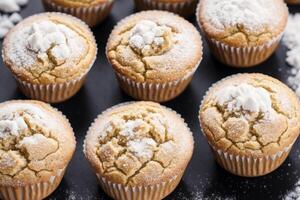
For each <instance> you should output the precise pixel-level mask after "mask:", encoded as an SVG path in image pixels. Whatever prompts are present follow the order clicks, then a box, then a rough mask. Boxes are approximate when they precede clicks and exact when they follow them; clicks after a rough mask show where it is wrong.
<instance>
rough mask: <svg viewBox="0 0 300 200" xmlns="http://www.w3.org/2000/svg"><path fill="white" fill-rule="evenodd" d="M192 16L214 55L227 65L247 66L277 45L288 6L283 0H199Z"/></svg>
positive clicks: (284, 25)
mask: <svg viewBox="0 0 300 200" xmlns="http://www.w3.org/2000/svg"><path fill="white" fill-rule="evenodd" d="M196 15H197V18H198V24H199V26H200V27H201V29H202V31H203V33H204V34H205V36H206V39H207V41H208V43H209V45H210V48H211V51H212V53H213V54H214V55H215V56H216V58H218V59H219V60H220V61H221V62H223V63H225V64H227V65H230V66H235V67H250V66H253V65H257V64H259V63H261V62H263V61H265V60H266V59H267V58H268V57H269V56H270V55H271V54H272V53H273V52H274V51H275V49H276V48H277V46H278V43H279V40H280V39H281V36H282V33H283V31H284V29H285V27H286V24H287V18H288V9H287V6H286V4H285V3H284V1H283V0H275V1H274V0H266V1H259V0H203V1H200V2H199V5H198V9H197V13H196Z"/></svg>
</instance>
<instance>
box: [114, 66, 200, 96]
mask: <svg viewBox="0 0 300 200" xmlns="http://www.w3.org/2000/svg"><path fill="white" fill-rule="evenodd" d="M200 62H201V60H200V61H199V62H198V63H197V64H196V66H195V67H194V68H193V69H192V70H191V71H190V72H189V73H188V74H187V75H185V76H184V77H183V78H181V79H178V80H176V81H170V82H165V83H147V82H137V81H134V80H132V79H130V78H127V77H125V76H123V75H122V74H120V73H118V72H116V71H115V74H116V77H117V79H118V82H119V85H120V87H121V88H122V89H123V90H124V92H125V93H127V94H128V95H129V96H132V97H133V98H135V99H138V100H146V101H155V102H165V101H169V100H172V99H174V98H175V97H177V96H178V95H180V94H181V93H182V92H183V91H184V90H185V89H186V87H187V86H188V84H189V83H190V82H191V80H192V78H193V75H194V73H195V71H196V70H197V68H198V66H199V64H200Z"/></svg>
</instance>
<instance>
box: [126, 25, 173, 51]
mask: <svg viewBox="0 0 300 200" xmlns="http://www.w3.org/2000/svg"><path fill="white" fill-rule="evenodd" d="M168 32H169V33H170V32H171V28H169V27H167V26H165V25H162V26H160V25H157V24H156V23H155V22H153V21H150V20H141V21H140V22H138V23H137V24H136V25H135V26H134V27H133V31H132V34H131V36H130V38H129V45H130V46H131V47H132V48H133V49H138V51H140V52H141V53H142V54H143V55H144V56H147V55H150V54H151V52H153V51H156V48H158V47H160V46H162V45H163V44H164V43H165V42H166V41H165V38H164V35H165V34H167V33H168Z"/></svg>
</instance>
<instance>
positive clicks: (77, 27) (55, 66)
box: [3, 13, 97, 84]
mask: <svg viewBox="0 0 300 200" xmlns="http://www.w3.org/2000/svg"><path fill="white" fill-rule="evenodd" d="M96 53H97V46H96V43H95V40H94V36H93V34H92V32H91V31H90V30H89V28H88V27H87V26H86V25H85V24H84V23H83V22H81V21H80V20H78V19H77V18H75V17H72V16H68V15H64V14H60V13H43V14H38V15H34V16H32V17H29V18H27V19H25V20H23V21H22V22H21V23H19V24H18V25H17V26H15V27H14V28H13V29H12V30H11V31H10V32H9V34H8V35H7V37H6V38H5V40H4V44H3V60H4V63H5V64H6V66H7V67H9V68H10V70H11V71H12V72H13V74H14V75H15V76H16V77H17V78H19V79H21V80H22V81H27V82H29V83H34V84H54V83H64V82H68V81H71V80H74V79H76V78H80V77H81V76H83V75H85V74H86V73H87V71H89V69H90V67H91V66H92V64H93V63H94V59H95V57H96Z"/></svg>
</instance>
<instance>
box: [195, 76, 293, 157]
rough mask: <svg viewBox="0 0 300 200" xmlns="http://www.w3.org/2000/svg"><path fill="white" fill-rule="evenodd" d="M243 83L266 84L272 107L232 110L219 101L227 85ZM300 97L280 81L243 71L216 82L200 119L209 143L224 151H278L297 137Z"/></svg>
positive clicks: (209, 93)
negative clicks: (218, 97) (219, 94)
mask: <svg viewBox="0 0 300 200" xmlns="http://www.w3.org/2000/svg"><path fill="white" fill-rule="evenodd" d="M243 83H247V84H248V85H251V86H253V87H254V88H256V89H258V88H263V89H264V90H265V91H266V92H267V93H268V94H269V98H270V102H271V108H270V110H269V111H267V112H262V111H259V112H258V113H252V112H249V111H248V110H243V109H241V110H240V111H239V112H232V111H230V110H229V109H228V107H226V105H228V104H225V105H220V104H219V103H218V102H217V97H216V96H215V94H216V93H217V92H218V91H220V90H224V89H225V88H226V87H228V86H238V85H241V84H243ZM297 109H299V101H298V99H297V97H295V95H294V94H293V93H292V92H291V91H290V90H289V89H288V88H287V87H286V86H284V85H283V84H282V83H280V82H279V81H277V80H275V79H273V78H270V77H267V76H263V75H260V74H240V75H236V76H232V77H229V78H227V79H224V80H222V81H220V82H219V83H217V84H216V85H214V86H213V87H212V88H211V89H210V90H209V92H208V93H207V95H206V97H205V98H204V101H203V103H202V105H201V108H200V122H201V126H202V128H203V131H204V133H205V134H206V135H207V136H208V139H209V140H210V143H213V144H216V145H217V148H220V149H222V150H225V151H232V152H242V153H246V154H247V153H251V154H252V153H258V154H265V153H269V152H274V151H275V152H276V149H282V148H283V147H286V146H288V145H289V144H290V143H292V142H293V141H294V140H295V137H297V136H298V134H299V110H297Z"/></svg>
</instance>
